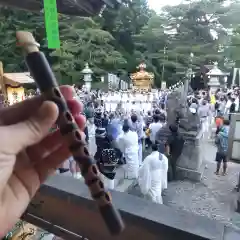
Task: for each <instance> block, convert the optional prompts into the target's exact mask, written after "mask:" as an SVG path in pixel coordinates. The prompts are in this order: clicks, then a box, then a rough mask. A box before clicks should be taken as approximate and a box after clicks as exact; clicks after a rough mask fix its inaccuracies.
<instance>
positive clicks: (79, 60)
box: [51, 16, 126, 83]
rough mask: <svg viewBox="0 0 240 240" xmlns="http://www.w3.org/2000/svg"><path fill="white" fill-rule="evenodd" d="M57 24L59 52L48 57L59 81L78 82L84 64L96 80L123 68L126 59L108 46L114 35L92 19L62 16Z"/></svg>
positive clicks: (56, 51) (112, 47) (110, 45)
mask: <svg viewBox="0 0 240 240" xmlns="http://www.w3.org/2000/svg"><path fill="white" fill-rule="evenodd" d="M59 22H60V38H61V49H57V50H55V51H54V52H52V53H51V56H52V57H53V58H54V66H53V68H54V70H55V71H56V74H57V76H58V77H59V78H60V79H64V81H67V82H68V83H76V82H78V81H79V80H80V78H81V77H82V75H81V70H82V69H83V68H84V65H85V63H86V62H87V63H89V65H90V67H91V69H92V70H93V72H94V74H95V77H99V76H101V75H103V74H105V73H106V72H107V71H111V72H116V71H117V70H118V69H121V68H124V66H125V64H126V60H125V59H124V58H123V56H122V55H121V53H119V52H118V51H116V49H115V48H114V46H113V45H112V44H111V42H112V41H113V40H114V38H113V36H112V35H111V34H110V33H109V32H107V31H104V30H102V29H101V28H100V26H99V24H97V23H96V22H94V21H93V20H92V19H91V18H81V17H66V16H61V18H60V21H59Z"/></svg>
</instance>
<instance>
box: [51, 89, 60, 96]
mask: <svg viewBox="0 0 240 240" xmlns="http://www.w3.org/2000/svg"><path fill="white" fill-rule="evenodd" d="M53 92H54V94H55V95H56V96H57V97H59V98H61V93H60V91H59V90H58V89H57V88H54V90H53Z"/></svg>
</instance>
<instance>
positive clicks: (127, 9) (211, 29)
mask: <svg viewBox="0 0 240 240" xmlns="http://www.w3.org/2000/svg"><path fill="white" fill-rule="evenodd" d="M239 14H240V3H239V2H238V1H236V2H234V1H233V2H231V3H230V4H228V5H226V4H225V1H218V0H197V1H191V2H185V3H184V4H179V5H177V6H166V7H164V8H163V9H162V11H161V12H160V13H155V12H154V11H153V10H151V9H150V8H149V7H148V4H147V0H132V1H129V2H128V3H124V4H122V6H121V7H120V9H118V10H115V9H107V10H106V11H105V12H104V13H103V15H102V16H101V17H94V18H92V19H91V18H83V17H73V16H65V15H60V14H59V26H60V39H61V48H60V49H57V50H55V51H53V50H49V49H47V39H46V35H45V28H44V16H43V14H42V13H29V12H25V11H22V10H13V9H9V8H6V7H1V8H0V20H1V22H0V28H1V33H0V37H1V45H0V60H1V61H3V63H4V67H5V71H9V72H10V71H13V72H16V71H25V70H26V66H25V64H24V62H23V58H22V55H21V52H20V49H19V48H18V47H17V46H16V44H15V31H16V30H29V31H32V32H33V33H34V35H35V37H36V39H37V41H39V42H40V44H41V46H42V51H44V53H45V54H46V56H47V58H48V60H49V61H50V63H51V64H52V66H53V69H54V71H55V73H56V75H57V77H58V79H59V80H60V81H61V83H70V84H71V83H77V82H79V81H80V80H81V79H82V74H81V70H82V69H83V68H84V64H85V63H86V62H87V63H89V65H90V67H91V69H92V70H93V72H94V79H95V80H96V81H98V80H99V79H100V76H102V75H104V74H106V73H107V72H112V73H115V74H119V75H123V76H124V75H125V76H126V75H129V74H130V73H132V72H133V71H135V69H136V66H137V65H138V64H139V63H140V62H141V61H144V62H145V63H146V65H147V67H148V69H147V70H149V71H151V72H153V73H154V74H155V84H156V85H157V86H160V83H161V81H162V80H164V81H167V82H168V83H169V84H170V83H173V82H175V81H178V80H179V79H180V78H182V77H183V76H184V75H185V74H186V71H187V69H188V68H189V67H190V65H191V67H192V68H193V70H194V71H195V72H197V71H198V69H199V68H200V67H201V66H202V65H204V64H212V63H213V62H215V61H218V62H219V64H220V66H224V64H225V65H226V63H229V62H237V64H238V63H239V64H238V65H240V50H239V49H240V37H239V35H240V30H239V26H238V24H239V20H238V18H239ZM190 53H193V54H194V57H193V59H192V61H190V58H189V55H190Z"/></svg>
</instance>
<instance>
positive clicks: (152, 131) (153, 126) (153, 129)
mask: <svg viewBox="0 0 240 240" xmlns="http://www.w3.org/2000/svg"><path fill="white" fill-rule="evenodd" d="M161 128H162V123H160V122H153V123H151V124H150V125H149V129H150V140H151V142H152V143H154V142H155V140H156V134H157V132H158V131H159V130H160V129H161Z"/></svg>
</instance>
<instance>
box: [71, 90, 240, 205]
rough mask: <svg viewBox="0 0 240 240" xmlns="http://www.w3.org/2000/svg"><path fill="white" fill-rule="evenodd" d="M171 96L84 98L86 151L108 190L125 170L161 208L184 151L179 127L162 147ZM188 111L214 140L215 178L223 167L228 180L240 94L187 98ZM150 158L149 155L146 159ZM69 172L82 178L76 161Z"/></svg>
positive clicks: (224, 92) (205, 93) (142, 94)
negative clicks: (231, 135) (230, 139)
mask: <svg viewBox="0 0 240 240" xmlns="http://www.w3.org/2000/svg"><path fill="white" fill-rule="evenodd" d="M170 93H171V92H170V91H169V90H165V91H161V90H158V91H154V92H150V93H146V92H130V91H128V92H126V91H125V92H108V93H100V92H97V91H96V92H91V94H89V93H82V94H81V97H80V99H81V101H83V102H85V108H84V114H85V116H86V119H87V124H86V128H85V135H86V140H87V142H88V147H89V150H90V153H91V154H92V155H93V156H94V158H95V160H96V162H97V164H98V167H99V169H100V172H101V174H102V177H103V179H104V182H105V185H106V186H107V187H108V188H110V189H113V188H114V187H115V185H114V179H115V176H116V169H117V168H118V167H119V165H122V166H123V168H124V171H125V176H124V177H125V178H126V179H135V180H136V181H137V182H138V184H139V186H140V189H141V192H142V194H143V195H144V196H145V197H147V198H149V196H150V198H151V199H152V201H155V202H158V203H162V198H161V195H162V191H163V190H164V189H165V188H167V182H168V181H171V180H175V179H176V166H177V161H178V159H179V156H180V155H181V153H182V150H183V147H184V139H183V137H182V135H181V133H180V132H179V128H178V124H177V122H176V124H175V125H170V126H168V127H169V131H170V133H171V134H170V136H169V137H168V139H167V141H166V142H164V144H161V140H160V139H161V136H159V133H160V129H161V128H162V127H163V126H166V125H167V109H166V101H167V97H168V94H170ZM76 98H79V93H78V94H77V95H76ZM144 104H146V105H144ZM143 106H144V107H143ZM146 106H148V108H147V107H146ZM188 106H189V111H190V112H191V113H192V114H197V115H198V116H199V118H200V122H201V129H202V130H201V131H202V133H203V137H204V138H207V139H212V138H213V137H214V139H215V142H216V146H217V153H216V159H215V160H216V162H217V167H216V172H215V173H216V174H219V171H220V167H221V163H222V162H223V175H225V174H226V173H227V149H228V131H229V125H230V120H231V115H232V114H233V113H234V112H237V111H238V108H239V89H238V88H233V89H218V90H217V91H216V92H215V93H214V94H212V93H211V92H210V91H209V90H202V91H197V92H194V93H192V94H191V95H189V96H188ZM214 126H216V131H215V132H213V131H212V128H213V127H214ZM146 152H150V155H148V156H147V157H146V158H145V159H143V153H146ZM144 155H145V154H144ZM70 171H71V172H72V174H73V175H74V177H76V178H81V174H80V169H79V168H78V166H76V164H75V163H74V161H72V160H71V164H70ZM160 172H161V173H160Z"/></svg>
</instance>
